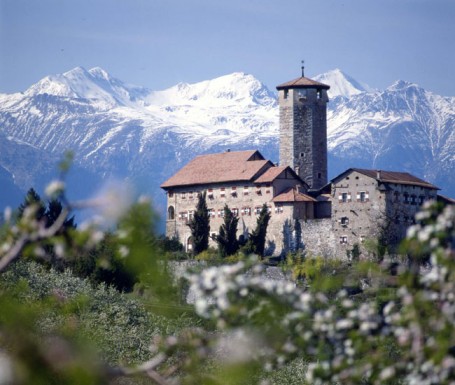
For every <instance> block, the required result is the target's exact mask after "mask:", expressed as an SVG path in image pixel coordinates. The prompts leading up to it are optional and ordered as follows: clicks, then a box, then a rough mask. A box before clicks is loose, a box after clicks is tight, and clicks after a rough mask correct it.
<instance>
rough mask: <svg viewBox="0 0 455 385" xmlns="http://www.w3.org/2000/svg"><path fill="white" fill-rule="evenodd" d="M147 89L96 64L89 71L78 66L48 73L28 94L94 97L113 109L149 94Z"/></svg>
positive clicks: (100, 103) (26, 93)
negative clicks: (126, 82) (125, 80)
mask: <svg viewBox="0 0 455 385" xmlns="http://www.w3.org/2000/svg"><path fill="white" fill-rule="evenodd" d="M148 93H149V91H148V90H147V89H145V88H141V87H135V86H129V85H126V84H125V83H123V82H121V81H120V80H118V79H115V78H113V77H111V76H110V75H109V74H108V73H107V72H106V71H104V70H103V69H102V68H99V67H95V68H92V69H91V70H89V71H87V70H86V69H85V68H83V67H76V68H74V69H72V70H70V71H68V72H65V73H63V74H58V75H51V76H47V77H45V78H44V79H42V80H40V81H39V82H38V83H36V84H34V85H33V86H31V87H30V88H29V89H28V90H27V91H26V92H25V95H26V96H28V97H33V96H36V95H44V94H48V95H54V96H61V97H68V98H79V99H90V100H92V101H94V102H95V101H96V102H97V103H98V105H99V106H100V107H102V106H105V107H106V108H110V107H113V106H116V105H131V104H134V102H135V101H136V100H137V99H138V98H141V97H142V96H144V95H146V94H148Z"/></svg>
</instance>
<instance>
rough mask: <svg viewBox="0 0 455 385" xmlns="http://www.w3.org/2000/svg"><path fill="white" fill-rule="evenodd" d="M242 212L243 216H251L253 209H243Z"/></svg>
mask: <svg viewBox="0 0 455 385" xmlns="http://www.w3.org/2000/svg"><path fill="white" fill-rule="evenodd" d="M240 212H241V214H242V215H251V207H242V210H241V211H240Z"/></svg>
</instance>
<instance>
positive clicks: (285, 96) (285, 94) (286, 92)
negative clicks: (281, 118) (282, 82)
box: [283, 90, 289, 99]
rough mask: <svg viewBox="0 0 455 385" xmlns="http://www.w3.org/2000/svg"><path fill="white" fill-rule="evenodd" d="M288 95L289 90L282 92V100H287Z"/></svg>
mask: <svg viewBox="0 0 455 385" xmlns="http://www.w3.org/2000/svg"><path fill="white" fill-rule="evenodd" d="M288 93H289V90H284V92H283V99H287V98H288Z"/></svg>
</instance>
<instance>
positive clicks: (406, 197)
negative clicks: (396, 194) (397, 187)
mask: <svg viewBox="0 0 455 385" xmlns="http://www.w3.org/2000/svg"><path fill="white" fill-rule="evenodd" d="M403 195H404V203H409V194H408V193H407V192H405V193H404V194H403Z"/></svg>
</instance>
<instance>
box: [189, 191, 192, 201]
mask: <svg viewBox="0 0 455 385" xmlns="http://www.w3.org/2000/svg"><path fill="white" fill-rule="evenodd" d="M188 199H193V192H192V191H190V192H189V193H188Z"/></svg>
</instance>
